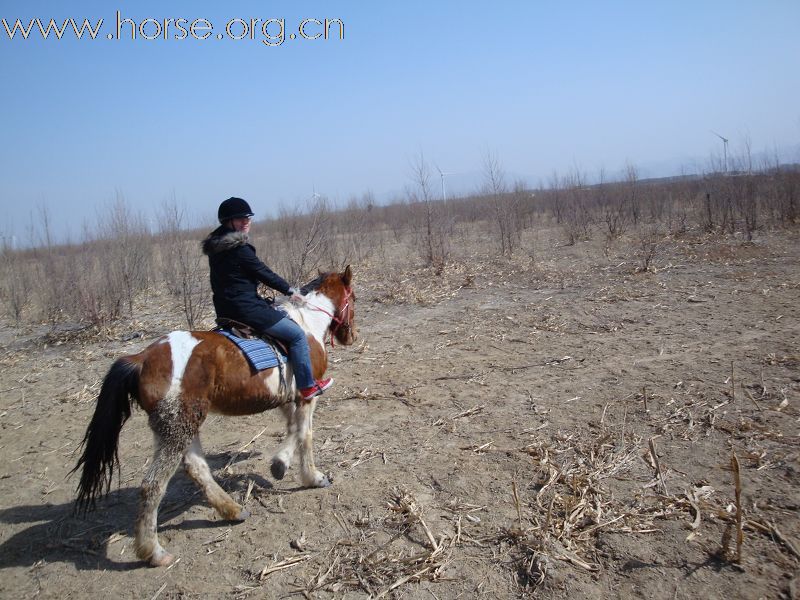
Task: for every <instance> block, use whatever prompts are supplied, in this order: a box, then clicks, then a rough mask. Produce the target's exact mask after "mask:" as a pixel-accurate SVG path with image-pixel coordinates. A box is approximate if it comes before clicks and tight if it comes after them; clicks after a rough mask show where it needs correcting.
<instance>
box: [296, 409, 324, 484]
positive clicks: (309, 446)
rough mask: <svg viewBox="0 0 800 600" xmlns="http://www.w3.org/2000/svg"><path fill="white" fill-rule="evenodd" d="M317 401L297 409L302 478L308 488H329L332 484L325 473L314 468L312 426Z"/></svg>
mask: <svg viewBox="0 0 800 600" xmlns="http://www.w3.org/2000/svg"><path fill="white" fill-rule="evenodd" d="M316 406H317V399H316V398H312V399H311V400H309V401H302V400H301V401H300V402H298V403H297V406H296V408H295V421H296V423H297V437H298V441H299V444H300V477H301V479H302V481H303V485H306V486H308V487H328V486H329V485H330V484H331V481H330V479H328V478H327V477H326V476H325V474H324V473H322V472H321V471H317V468H316V467H315V466H314V434H313V431H312V424H313V420H314V408H316Z"/></svg>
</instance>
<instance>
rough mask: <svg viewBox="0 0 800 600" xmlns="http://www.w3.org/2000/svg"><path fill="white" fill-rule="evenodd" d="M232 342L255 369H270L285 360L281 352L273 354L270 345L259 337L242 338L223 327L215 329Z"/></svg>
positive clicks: (273, 351)
mask: <svg viewBox="0 0 800 600" xmlns="http://www.w3.org/2000/svg"><path fill="white" fill-rule="evenodd" d="M217 333H221V334H222V335H224V336H225V337H226V338H228V339H229V340H230V341H232V342H233V343H234V344H236V345H237V346H239V349H240V350H241V351H242V352H243V353H244V355H245V358H247V361H248V362H249V363H250V364H251V365H253V368H254V369H255V370H256V371H263V370H264V369H272V368H274V367H277V366H278V365H279V364H281V363H285V362H286V357H284V356H283V355H281V354H277V355H276V354H275V350H273V349H272V346H270V345H269V344H267V342H265V341H264V340H262V339H261V338H251V339H249V340H246V339H244V338H240V337H237V336H235V335H233V334H232V333H231V332H230V331H225V330H224V329H220V330H217Z"/></svg>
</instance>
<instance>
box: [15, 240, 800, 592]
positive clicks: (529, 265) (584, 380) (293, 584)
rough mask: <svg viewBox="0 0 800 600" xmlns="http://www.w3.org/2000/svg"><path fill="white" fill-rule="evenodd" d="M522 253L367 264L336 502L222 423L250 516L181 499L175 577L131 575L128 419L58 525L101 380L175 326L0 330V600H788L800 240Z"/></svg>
mask: <svg viewBox="0 0 800 600" xmlns="http://www.w3.org/2000/svg"><path fill="white" fill-rule="evenodd" d="M526 244H527V245H526V246H525V248H526V249H527V253H520V255H518V256H517V257H515V258H514V259H512V260H502V261H501V260H496V259H491V258H488V257H487V256H481V255H479V254H476V255H475V256H474V257H470V258H469V259H468V260H462V261H460V262H458V263H454V264H451V265H448V266H447V267H446V268H445V270H444V272H443V273H440V274H438V275H437V274H435V273H433V272H431V271H430V270H423V269H417V270H414V269H406V270H404V271H403V270H399V271H393V272H391V273H386V272H381V271H379V270H378V269H376V268H374V267H372V266H370V265H356V277H357V279H356V282H355V283H356V289H357V293H358V303H357V320H358V324H359V330H360V335H361V338H360V340H359V342H358V343H357V344H356V346H353V347H351V348H340V347H337V348H336V349H335V350H334V351H333V360H334V362H333V365H332V367H333V368H332V372H333V375H334V376H335V377H336V378H337V385H336V387H335V388H334V389H333V390H332V391H331V392H330V393H328V394H327V395H326V396H325V397H324V400H323V401H322V402H321V403H320V405H319V408H318V411H317V414H316V419H315V432H316V441H315V447H316V458H317V464H318V466H319V467H320V468H322V469H323V470H325V471H326V472H328V473H330V474H331V475H332V476H333V479H334V485H333V486H332V487H331V488H328V489H320V490H316V489H315V490H306V489H301V488H299V487H298V485H297V481H296V479H295V478H294V471H290V472H289V474H288V475H287V478H286V479H284V480H283V481H277V482H276V481H273V480H272V479H271V477H270V475H269V458H270V456H271V452H272V450H273V448H274V447H275V446H276V445H277V443H278V441H279V440H280V438H281V436H282V434H283V430H282V424H281V422H280V419H279V414H278V413H270V414H265V415H257V416H253V417H249V418H240V419H222V418H219V417H213V418H210V419H209V421H208V422H207V423H206V425H205V427H204V429H203V434H204V436H203V440H204V446H205V449H206V451H207V454H208V455H209V462H210V463H211V465H212V468H213V469H214V472H215V475H216V477H217V478H218V479H219V480H220V481H221V483H222V485H223V486H224V487H225V488H226V489H228V490H230V491H231V492H232V494H234V496H236V497H238V498H240V499H242V500H243V501H244V502H245V504H246V505H247V507H248V508H249V509H250V511H251V512H252V516H251V517H250V519H249V520H247V521H246V522H244V523H239V524H232V523H226V522H222V521H220V520H218V518H217V517H216V515H215V514H214V512H213V511H212V510H211V508H210V507H209V506H208V505H207V503H206V502H205V500H204V498H203V497H202V496H201V495H200V494H199V493H198V491H197V489H196V488H195V487H194V484H193V483H192V482H191V481H190V480H189V479H188V478H187V477H186V476H185V475H184V474H183V473H178V475H176V477H175V478H174V479H173V481H172V483H171V485H170V487H169V490H168V492H167V496H166V498H165V500H164V503H163V504H162V510H161V518H160V536H161V539H162V543H164V545H165V546H166V547H167V548H168V549H169V550H171V551H172V552H174V553H176V554H177V555H178V556H179V557H180V560H179V562H178V563H177V564H175V565H174V566H173V567H171V568H170V569H168V570H158V569H150V568H147V567H144V566H142V565H141V564H140V563H138V562H137V561H136V560H135V557H134V556H133V552H132V545H131V538H130V535H131V532H132V523H133V519H134V517H135V512H136V501H137V489H138V483H139V481H140V480H141V477H142V475H143V473H144V469H145V464H146V463H147V461H148V459H149V457H150V454H151V439H150V434H149V431H148V429H147V425H146V419H145V418H144V417H143V415H142V413H141V412H136V413H134V416H133V418H132V419H131V421H130V422H129V423H128V424H127V425H126V427H125V429H124V431H123V435H122V439H121V446H120V456H121V460H122V475H121V479H120V484H119V486H118V487H117V486H116V485H115V487H114V488H113V489H112V492H111V494H110V495H109V497H108V498H107V499H106V500H104V501H103V502H102V503H101V505H100V508H99V510H98V511H96V512H94V513H91V514H90V515H89V516H88V517H87V518H86V519H83V518H77V517H75V516H73V514H72V504H71V502H72V500H73V492H74V487H75V484H76V481H75V478H72V479H65V477H66V476H67V472H68V471H69V469H70V468H71V467H72V466H73V464H74V462H75V459H76V456H75V454H74V451H75V448H76V446H77V445H78V443H79V441H80V439H81V437H82V435H83V432H84V430H85V427H86V425H87V423H88V420H89V418H90V415H91V412H92V410H93V403H94V398H95V394H96V392H97V390H98V387H99V382H100V380H101V378H102V377H103V376H104V374H105V371H106V370H107V369H108V367H109V366H110V364H111V362H112V360H113V358H115V357H117V356H119V355H120V354H123V353H130V352H133V351H138V350H139V349H141V348H142V347H143V346H144V345H146V344H147V343H149V341H150V340H152V339H153V338H155V337H157V336H158V335H160V334H161V333H163V332H165V331H167V330H170V329H173V328H176V327H180V316H179V314H178V313H177V311H173V310H171V306H170V302H172V301H169V300H167V299H166V298H164V297H158V296H156V297H154V298H150V299H149V300H148V303H147V304H146V305H143V306H142V307H141V310H140V311H139V312H138V313H137V319H136V320H134V321H130V322H126V323H124V324H120V325H118V326H117V327H115V328H114V329H113V330H110V331H106V332H103V333H101V334H92V335H88V334H81V333H62V334H59V335H53V334H49V335H48V334H46V333H44V332H43V331H42V330H38V329H16V328H14V327H13V326H11V325H10V324H8V323H5V324H4V325H3V326H2V327H0V344H2V353H1V354H0V369H1V370H0V431H2V434H1V437H0V448H2V457H3V462H2V466H0V481H2V487H0V522H2V529H0V595H2V596H3V597H6V598H12V597H34V596H40V597H48V598H50V597H58V598H69V597H84V596H93V597H95V596H96V597H104V596H106V597H121V598H156V597H158V598H177V597H223V596H224V597H238V596H241V597H254V598H262V597H266V598H281V597H287V596H291V595H298V596H301V597H302V595H303V594H305V595H306V596H308V597H323V598H324V597H353V598H355V597H365V596H367V595H369V594H372V595H374V596H378V595H380V594H385V595H386V596H388V597H406V598H418V597H419V598H456V597H464V598H471V597H478V596H486V597H516V596H522V595H537V596H540V597H543V598H550V597H554V598H555V597H558V598H561V597H569V598H608V597H642V598H670V599H671V598H690V597H693V598H694V597H701V598H757V597H767V598H780V597H784V598H787V597H794V598H796V597H798V585H800V582H799V581H798V578H797V574H798V564H799V563H798V559H799V558H800V556H799V555H798V549H800V519H799V518H798V508H799V507H800V488H798V483H800V462H799V460H800V459H799V458H798V443H799V442H800V438H799V437H798V430H799V426H800V423H799V421H798V415H799V414H800V413H798V403H799V402H800V395H799V394H798V392H800V368H799V367H800V319H799V317H800V244H798V236H797V235H796V234H792V233H771V234H763V235H762V236H760V237H759V238H758V239H757V241H756V243H755V244H750V245H747V244H743V243H742V242H741V241H739V240H736V239H724V240H721V239H718V238H713V239H712V238H698V237H687V238H684V239H671V240H667V241H665V242H664V244H663V246H662V250H661V253H660V255H659V256H658V258H657V259H656V261H655V267H656V270H655V272H646V273H642V272H637V266H638V265H639V259H638V257H637V254H636V252H637V249H636V246H635V244H634V243H633V242H632V241H630V240H628V241H626V240H621V241H619V242H618V243H616V244H614V245H613V246H612V247H611V248H610V249H609V251H608V252H604V251H603V246H602V244H601V243H599V242H584V243H580V244H578V245H576V246H564V245H562V244H561V243H560V242H559V236H558V235H557V232H554V231H552V232H539V233H538V234H537V236H536V238H535V241H533V240H528V241H527V242H526ZM534 258H535V260H534ZM251 441H252V443H249V442H251ZM733 453H735V455H736V457H737V458H738V474H739V477H740V480H741V498H740V501H739V502H738V503H737V501H736V493H735V485H734V478H735V475H736V473H735V472H734V471H735V469H732V467H731V463H732V455H733ZM737 513H739V515H740V517H741V528H742V532H743V543H742V544H741V549H740V551H741V560H740V564H736V560H737V524H736V521H737ZM277 567H285V568H282V569H278V568H277Z"/></svg>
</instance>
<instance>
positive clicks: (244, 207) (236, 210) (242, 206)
mask: <svg viewBox="0 0 800 600" xmlns="http://www.w3.org/2000/svg"><path fill="white" fill-rule="evenodd" d="M252 216H253V211H252V210H251V209H250V205H249V204H248V203H247V202H245V201H244V200H242V199H241V198H228V199H227V200H224V201H223V202H222V204H220V205H219V210H218V211H217V218H218V219H219V222H220V223H224V222H225V221H228V220H230V219H237V218H239V217H252Z"/></svg>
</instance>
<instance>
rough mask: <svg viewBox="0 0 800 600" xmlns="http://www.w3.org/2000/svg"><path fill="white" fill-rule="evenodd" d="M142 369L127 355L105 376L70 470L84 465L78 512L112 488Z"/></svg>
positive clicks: (83, 510)
mask: <svg viewBox="0 0 800 600" xmlns="http://www.w3.org/2000/svg"><path fill="white" fill-rule="evenodd" d="M141 369H142V365H141V364H140V363H138V362H136V361H135V360H133V357H132V356H125V357H122V358H120V359H117V360H116V361H115V362H114V364H113V365H111V368H110V369H109V371H108V374H107V375H106V378H105V379H104V380H103V386H102V387H101V388H100V395H99V396H98V398H97V407H96V408H95V410H94V415H93V416H92V420H91V422H90V423H89V427H88V428H87V429H86V435H85V436H83V441H82V442H81V447H82V448H83V454H81V457H80V459H79V460H78V464H76V465H75V468H74V469H72V471H70V474H72V473H74V472H75V471H77V470H79V469H80V468H81V467H83V472H82V473H81V480H80V483H79V484H78V498H77V500H76V501H75V509H76V511H78V512H81V511H82V512H86V511H87V510H89V509H92V508H94V505H95V502H96V501H97V498H98V497H100V496H103V495H104V494H107V493H108V491H109V489H110V488H111V480H112V479H113V477H114V469H115V467H119V456H118V455H117V444H118V442H119V433H120V431H121V430H122V426H123V425H124V424H125V421H127V420H128V417H130V416H131V398H134V399H135V398H136V397H137V395H138V391H139V374H140V372H141Z"/></svg>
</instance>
